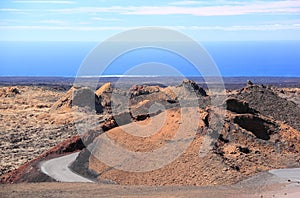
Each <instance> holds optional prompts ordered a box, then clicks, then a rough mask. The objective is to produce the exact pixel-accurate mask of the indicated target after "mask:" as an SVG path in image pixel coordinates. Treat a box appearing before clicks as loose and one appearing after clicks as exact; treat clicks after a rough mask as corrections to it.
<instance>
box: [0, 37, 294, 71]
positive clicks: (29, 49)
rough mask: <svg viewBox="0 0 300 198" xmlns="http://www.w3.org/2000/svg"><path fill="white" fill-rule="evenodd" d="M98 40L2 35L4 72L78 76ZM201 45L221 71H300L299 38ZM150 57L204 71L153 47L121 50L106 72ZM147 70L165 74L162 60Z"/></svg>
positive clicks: (0, 55)
mask: <svg viewBox="0 0 300 198" xmlns="http://www.w3.org/2000/svg"><path fill="white" fill-rule="evenodd" d="M97 44H98V43H96V42H9V41H1V42H0V76H76V74H77V71H78V69H79V67H80V65H81V63H82V61H83V60H84V58H85V57H86V56H87V55H88V53H89V52H90V51H91V50H92V49H93V48H95V47H96V46H97ZM201 45H202V46H203V47H204V48H205V49H206V50H207V51H208V53H209V54H210V55H211V57H212V58H213V60H214V61H215V63H216V64H217V66H218V68H219V70H220V72H221V75H222V76H282V77H300V41H247V42H204V43H201ZM108 50H109V49H108ZM146 62H159V63H163V64H168V65H171V66H172V67H175V68H176V69H177V70H178V71H179V72H180V73H182V74H183V75H185V76H198V75H199V73H197V71H196V70H195V69H193V67H192V66H191V65H190V63H189V62H187V61H186V60H183V59H182V58H181V57H179V56H176V55H174V54H172V53H170V52H167V51H163V50H157V49H151V48H147V49H140V50H136V51H134V52H131V53H127V54H125V55H123V56H120V57H119V58H117V59H116V60H115V61H114V62H113V63H112V64H111V65H110V66H109V67H108V69H107V70H106V71H105V72H104V73H102V74H104V75H122V74H125V72H126V71H127V70H128V69H130V67H133V66H135V65H138V64H142V63H146ZM162 70H163V69H162ZM146 73H147V74H150V75H151V74H153V75H157V74H160V73H161V74H163V72H160V68H159V66H157V67H153V68H151V67H150V68H149V69H148V70H147V71H146ZM87 75H96V74H93V73H91V74H88V73H87ZM141 75H143V74H141Z"/></svg>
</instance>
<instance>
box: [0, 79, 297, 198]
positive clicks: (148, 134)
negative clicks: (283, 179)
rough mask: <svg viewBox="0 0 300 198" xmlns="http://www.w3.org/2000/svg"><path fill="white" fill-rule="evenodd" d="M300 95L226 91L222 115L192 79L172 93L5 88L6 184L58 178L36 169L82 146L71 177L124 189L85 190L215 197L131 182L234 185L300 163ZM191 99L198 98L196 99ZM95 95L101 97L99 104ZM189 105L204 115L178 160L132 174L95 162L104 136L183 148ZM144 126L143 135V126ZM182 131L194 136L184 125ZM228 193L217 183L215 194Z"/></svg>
mask: <svg viewBox="0 0 300 198" xmlns="http://www.w3.org/2000/svg"><path fill="white" fill-rule="evenodd" d="M299 90H300V89H299V88H295V87H293V88H276V87H269V86H263V85H255V84H254V85H252V84H248V85H247V86H245V87H244V88H241V89H236V90H232V89H231V90H228V91H227V95H226V99H225V101H224V106H223V107H224V108H225V109H223V107H221V106H219V107H214V106H212V105H211V104H210V101H211V97H212V96H211V95H209V92H207V90H206V91H205V90H204V89H202V88H201V87H200V86H198V85H197V84H196V83H194V82H193V81H184V82H183V83H182V84H181V85H177V86H169V87H160V86H150V85H142V84H141V85H135V86H132V87H131V88H130V89H128V90H126V89H125V90H114V88H113V85H112V84H110V83H107V84H104V86H102V87H101V88H100V89H98V90H97V91H96V92H95V93H94V92H93V91H92V90H90V89H89V88H78V87H76V88H74V87H73V88H71V89H70V90H67V91H65V90H64V89H60V88H57V87H55V86H49V87H47V86H3V87H1V88H0V97H1V101H2V102H1V104H0V105H1V106H0V118H1V123H0V129H1V131H0V146H1V152H0V157H1V161H0V168H1V172H0V175H1V182H2V183H19V182H32V181H35V182H38V181H53V179H51V178H49V177H48V176H46V175H44V174H42V173H40V170H39V168H40V166H39V163H40V162H41V161H43V160H45V159H51V158H54V157H57V156H60V155H64V154H66V153H72V152H74V151H78V150H81V153H80V154H79V156H78V158H77V159H76V161H75V162H74V163H73V165H72V166H71V168H72V169H73V171H75V172H78V173H80V174H81V175H84V176H86V177H90V178H92V179H97V180H98V181H99V182H100V183H101V182H103V181H106V182H107V181H109V182H110V183H114V184H119V185H120V186H119V185H118V186H117V187H114V186H105V185H104V186H102V185H103V184H101V185H100V186H97V187H95V186H94V185H93V186H90V187H88V188H92V189H94V190H96V191H97V189H98V188H99V189H101V191H105V189H106V188H109V189H110V192H111V190H112V189H114V188H118V189H119V190H120V189H127V190H128V189H130V190H129V191H128V193H129V192H132V193H133V194H135V195H146V194H145V192H144V191H145V189H148V190H149V191H151V192H150V197H151V196H156V195H158V194H156V193H157V192H158V193H159V195H171V194H172V193H174V196H175V195H176V196H182V195H184V192H185V190H188V191H189V192H190V193H192V194H193V192H194V193H199V191H202V193H204V195H212V191H211V189H210V188H201V189H200V188H199V189H193V188H187V189H184V188H183V189H182V191H177V190H175V189H173V188H166V189H163V188H154V187H153V189H152V187H151V188H148V187H147V188H146V187H145V188H144V187H141V188H139V187H127V186H124V185H147V186H170V185H171V186H174V185H175V186H186V185H188V186H212V185H233V184H237V183H239V182H240V181H242V180H245V179H247V178H249V177H251V176H253V175H255V174H257V173H260V172H264V171H267V170H270V169H277V168H286V167H300V155H299V153H300V146H299V143H300V133H299V130H300V125H299V123H300V120H299V119H300V118H299V117H300V116H299V112H300V106H299V101H300V99H299V92H300V91H299ZM190 92H193V93H195V94H196V95H190V94H189V93H190ZM74 93H75V94H74ZM76 94H77V95H76ZM74 96H76V97H77V98H76V97H75V98H74ZM124 96H126V97H127V96H128V97H127V99H129V103H128V105H129V106H128V107H126V106H124V104H122V98H123V97H124ZM194 96H195V97H196V100H195V98H190V97H194ZM126 97H125V98H126ZM87 98H88V100H87ZM90 99H91V100H92V101H94V102H93V103H92V104H91V103H90V101H91V100H90ZM180 101H184V103H181V102H180ZM195 101H196V103H195ZM157 104H159V105H157ZM183 104H184V108H192V109H196V111H197V113H199V118H198V119H197V123H196V126H197V127H196V129H195V133H194V134H190V136H187V137H185V138H188V139H191V143H190V144H189V146H188V147H187V148H186V149H185V150H184V152H182V153H180V155H179V156H178V157H177V158H176V159H175V160H173V161H170V163H167V164H165V165H164V166H162V167H160V168H158V169H155V170H149V171H143V172H131V171H124V170H122V169H119V168H118V167H114V166H110V165H108V164H107V163H103V162H102V161H101V160H99V158H98V157H97V155H102V154H103V151H102V150H101V149H103V146H102V147H101V146H100V144H99V142H100V143H101V141H103V139H102V138H103V137H104V136H105V137H108V138H109V139H110V140H112V141H113V142H115V143H117V144H118V145H120V146H122V148H125V149H126V150H129V151H132V152H150V153H151V152H154V151H155V150H157V149H160V148H163V147H164V146H166V145H168V146H170V147H172V145H176V146H179V147H180V142H182V143H184V142H185V141H187V139H184V138H181V137H176V132H177V131H178V129H179V128H180V127H182V125H184V124H185V123H187V122H188V121H189V120H190V121H191V120H192V121H194V119H187V120H184V119H183V117H182V115H183V114H182V113H183V111H182V105H183ZM195 104H197V105H196V106H195ZM113 105H115V106H113ZM91 107H92V108H91ZM94 107H96V108H95V109H93V108H94ZM114 108H116V109H117V113H116V112H115V111H114ZM126 108H128V109H129V111H128V110H126ZM224 112H225V113H224ZM187 118H188V117H187ZM190 118H193V117H190ZM219 119H221V120H219ZM220 123H221V125H220ZM137 126H138V127H139V129H140V130H136V129H137V128H136V127H137ZM220 127H221V128H220ZM183 128H185V129H186V130H187V131H189V130H188V127H187V126H185V127H183ZM128 131H134V134H129V133H128ZM174 138H175V139H174ZM207 138H209V139H211V140H212V142H211V146H209V147H208V150H205V149H204V150H205V155H204V156H201V152H203V148H204V147H207V143H206V141H207ZM179 147H178V148H179ZM88 148H89V149H88ZM90 148H93V149H92V150H91V149H90ZM174 148H176V147H174ZM91 152H92V155H91ZM165 154H166V155H168V153H165ZM116 155H118V153H114V152H112V153H111V156H112V157H114V156H116ZM166 158H167V156H166ZM112 159H113V158H112ZM108 160H109V159H108ZM152 160H154V161H155V160H158V161H159V160H161V159H155V158H153V159H152ZM137 162H138V161H137ZM123 163H124V164H126V165H127V166H128V167H134V166H135V165H136V164H134V161H130V160H129V161H127V162H123ZM124 164H119V165H118V166H120V167H122V165H124ZM21 165H22V166H21ZM20 166H21V167H20ZM145 166H146V165H145ZM18 167H20V168H18ZM51 185H52V184H51ZM51 185H50V186H51ZM53 185H55V184H53ZM274 185H275V184H274ZM276 185H277V184H276ZM278 185H279V184H278ZM280 185H283V184H282V183H281V184H280ZM42 186H44V185H42ZM42 186H41V188H40V190H37V191H35V192H36V193H37V195H39V193H41V192H44V191H45V192H48V190H50V187H49V188H48V187H45V186H44V187H42ZM75 186H76V184H65V185H63V186H62V185H59V184H57V186H52V187H53V188H59V189H61V188H63V189H65V188H69V187H70V189H73V188H77V187H75ZM283 186H284V185H283ZM1 188H2V189H4V191H5V192H6V193H12V194H13V193H15V195H17V194H18V193H21V191H15V192H13V191H12V190H11V189H10V187H8V186H1ZM28 188H31V187H30V186H29V185H24V186H21V189H23V190H24V191H26V190H25V189H28ZM272 188H274V186H273V187H272ZM80 189H82V190H84V189H83V188H80ZM151 189H152V190H151ZM131 190H132V191H131ZM248 190H249V189H247V191H248ZM250 190H251V188H250ZM4 191H3V192H4ZM62 191H64V195H65V196H66V197H69V196H71V194H73V191H72V192H71V191H68V190H62ZM121 191H122V190H121ZM121 191H120V194H122V193H121ZM222 191H223V189H222V187H220V189H218V188H214V191H213V192H214V193H217V194H218V193H220V192H222ZM265 191H266V190H265V189H264V190H262V192H265ZM226 192H228V193H229V194H228V196H229V195H230V197H231V195H234V194H235V193H237V192H242V191H240V189H236V188H231V187H230V188H229V187H226ZM70 193H71V194H70ZM88 193H91V192H88ZM108 193H109V192H108ZM161 193H162V194H161ZM164 193H166V194H164ZM243 193H245V194H247V193H246V192H243ZM92 194H93V193H92ZM92 194H90V195H92ZM250 194H252V193H250ZM93 195H94V194H93ZM128 195H130V193H129V194H128ZM131 195H132V194H131ZM5 196H9V194H5ZM39 196H40V195H39ZM226 196H227V194H226ZM226 196H225V197H226ZM228 196H227V197H228ZM212 197H214V196H212Z"/></svg>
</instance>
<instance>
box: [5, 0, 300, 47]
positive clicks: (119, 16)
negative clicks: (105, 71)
mask: <svg viewBox="0 0 300 198" xmlns="http://www.w3.org/2000/svg"><path fill="white" fill-rule="evenodd" d="M145 26H159V27H168V28H172V29H175V30H178V31H181V32H183V33H185V34H187V35H189V36H191V37H192V38H194V39H195V40H198V41H232V40H246V41H247V40H300V1H299V0H278V1H275V0H267V1H260V0H255V1H245V0H232V1H231V0H229V1H225V0H217V1H207V0H199V1H194V0H160V1H157V0H144V1H142V0H127V1H125V0H122V1H121V0H93V1H91V0H85V1H77V0H62V1H59V0H45V1H43V0H12V1H8V0H3V1H1V3H0V40H2V41H101V40H104V39H105V38H107V37H109V36H111V35H113V34H117V33H119V32H122V31H124V30H127V29H131V28H136V27H145Z"/></svg>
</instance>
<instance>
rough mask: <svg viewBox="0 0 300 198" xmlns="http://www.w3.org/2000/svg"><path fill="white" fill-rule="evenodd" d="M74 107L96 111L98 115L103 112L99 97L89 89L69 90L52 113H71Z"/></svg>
mask: <svg viewBox="0 0 300 198" xmlns="http://www.w3.org/2000/svg"><path fill="white" fill-rule="evenodd" d="M73 106H77V107H83V108H87V109H88V110H95V111H96V112H97V113H101V112H103V107H102V105H101V103H100V99H99V97H98V96H97V95H96V94H95V93H94V92H93V91H92V90H91V89H89V88H87V87H83V88H75V87H72V88H71V89H69V91H68V92H67V93H66V94H65V95H64V96H63V97H62V98H60V99H59V100H58V101H57V102H55V103H54V104H53V106H52V107H51V110H50V112H52V113H53V112H57V111H71V109H72V107H73Z"/></svg>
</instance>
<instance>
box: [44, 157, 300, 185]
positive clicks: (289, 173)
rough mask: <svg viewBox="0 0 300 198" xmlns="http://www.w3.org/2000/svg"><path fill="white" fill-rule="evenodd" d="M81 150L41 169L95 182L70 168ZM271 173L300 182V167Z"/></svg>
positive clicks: (60, 177) (65, 179)
mask: <svg viewBox="0 0 300 198" xmlns="http://www.w3.org/2000/svg"><path fill="white" fill-rule="evenodd" d="M78 154H79V152H76V153H72V154H70V155H65V156H62V157H58V158H54V159H51V160H47V161H43V162H41V171H42V172H43V173H45V174H46V175H48V176H50V177H52V178H53V179H55V180H56V181H60V182H94V181H92V180H89V179H87V178H85V177H83V176H81V175H78V174H76V173H74V172H73V171H71V170H70V168H69V166H70V164H71V163H72V162H73V161H74V160H75V159H76V157H77V156H78ZM269 173H271V174H273V175H275V176H277V177H279V178H281V179H285V180H290V182H296V183H299V182H300V168H286V169H273V170H270V171H269Z"/></svg>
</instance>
